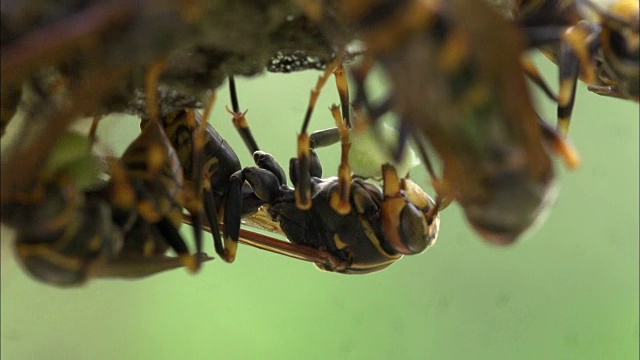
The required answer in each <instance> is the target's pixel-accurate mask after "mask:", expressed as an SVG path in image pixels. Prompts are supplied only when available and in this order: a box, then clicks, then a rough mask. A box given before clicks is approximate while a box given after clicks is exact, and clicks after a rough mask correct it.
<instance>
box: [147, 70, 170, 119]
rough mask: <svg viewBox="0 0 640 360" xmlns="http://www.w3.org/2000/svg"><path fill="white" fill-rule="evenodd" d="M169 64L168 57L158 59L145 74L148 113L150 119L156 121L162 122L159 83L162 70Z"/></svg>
mask: <svg viewBox="0 0 640 360" xmlns="http://www.w3.org/2000/svg"><path fill="white" fill-rule="evenodd" d="M168 64H169V63H168V61H167V60H166V59H164V60H158V61H156V62H154V63H153V64H151V66H150V67H149V70H147V73H146V75H145V80H144V86H145V89H144V91H145V95H146V97H147V113H148V115H149V119H151V120H152V121H156V122H160V115H159V107H158V83H159V81H160V75H162V72H163V71H164V70H165V69H166V68H167V65H168Z"/></svg>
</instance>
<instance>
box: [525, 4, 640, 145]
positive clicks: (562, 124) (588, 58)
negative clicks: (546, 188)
mask: <svg viewBox="0 0 640 360" xmlns="http://www.w3.org/2000/svg"><path fill="white" fill-rule="evenodd" d="M514 14H515V19H516V21H517V22H518V23H519V24H521V26H522V27H523V28H524V30H525V33H526V35H527V38H528V40H529V43H530V44H529V45H530V46H532V47H538V48H540V49H542V50H543V52H544V53H545V55H547V56H548V57H549V58H551V59H552V60H553V61H554V62H556V63H557V64H558V67H559V69H560V89H559V95H558V99H557V100H558V129H559V130H560V131H561V132H562V133H563V134H564V135H566V134H567V132H568V129H569V124H570V121H571V114H572V110H573V107H574V104H575V94H576V83H577V79H578V78H580V79H581V80H582V81H583V82H585V83H586V84H587V85H588V89H589V90H591V91H593V92H595V93H598V94H600V95H604V96H611V97H616V98H621V99H628V100H632V101H636V102H637V101H639V99H640V62H639V60H638V58H639V56H640V33H639V30H638V28H639V27H640V8H639V7H638V2H637V1H635V0H614V1H609V2H607V3H606V4H604V3H603V2H596V1H592V0H576V1H572V2H567V1H558V0H555V1H554V0H540V1H521V2H518V3H517V4H516V6H515V10H514Z"/></svg>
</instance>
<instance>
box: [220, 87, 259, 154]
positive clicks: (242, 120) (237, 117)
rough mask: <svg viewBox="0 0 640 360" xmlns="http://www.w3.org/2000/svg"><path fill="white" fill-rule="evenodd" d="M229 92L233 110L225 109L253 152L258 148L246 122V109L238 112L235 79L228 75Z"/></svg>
mask: <svg viewBox="0 0 640 360" xmlns="http://www.w3.org/2000/svg"><path fill="white" fill-rule="evenodd" d="M229 93H230V95H231V107H232V108H233V111H230V110H229V109H227V111H228V112H229V113H230V114H231V115H233V125H234V126H235V128H236V130H238V133H239V134H240V137H241V138H242V141H244V143H245V145H246V146H247V148H248V149H249V152H251V154H253V153H254V152H256V151H258V150H260V148H259V147H258V144H257V143H256V139H255V137H253V134H252V133H251V129H250V128H249V123H248V122H247V118H246V116H245V115H246V114H247V111H245V112H243V113H241V112H240V104H239V103H238V93H237V92H236V81H235V79H234V78H233V76H229Z"/></svg>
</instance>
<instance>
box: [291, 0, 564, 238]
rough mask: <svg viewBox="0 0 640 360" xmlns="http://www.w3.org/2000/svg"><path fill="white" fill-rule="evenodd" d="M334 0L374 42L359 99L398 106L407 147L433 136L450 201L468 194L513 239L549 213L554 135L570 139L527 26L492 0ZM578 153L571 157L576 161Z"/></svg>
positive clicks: (483, 226) (378, 111) (482, 215)
mask: <svg viewBox="0 0 640 360" xmlns="http://www.w3.org/2000/svg"><path fill="white" fill-rule="evenodd" d="M331 4H332V5H333V7H335V9H336V11H337V13H338V14H340V15H339V16H340V17H341V18H342V19H343V20H344V21H345V22H346V23H347V24H348V25H349V26H351V27H352V29H353V30H354V31H355V32H356V36H357V37H358V38H359V39H361V40H362V41H363V42H364V45H365V47H366V53H365V59H364V61H363V63H362V64H361V65H360V66H357V67H354V68H352V70H351V73H352V76H353V78H354V80H355V82H356V92H357V93H356V97H355V103H356V105H359V106H362V107H363V108H364V109H365V110H367V112H368V113H369V118H370V119H371V121H374V122H375V121H376V119H379V118H380V117H381V116H382V115H383V114H386V113H388V112H391V113H393V114H395V115H396V116H397V118H398V119H399V121H400V123H401V125H400V133H401V134H404V138H403V139H401V140H400V141H399V147H402V146H405V143H406V140H407V139H408V138H409V137H411V138H413V140H414V142H416V143H418V144H421V145H426V144H429V145H430V146H431V148H432V149H433V151H435V153H436V154H437V155H438V156H439V157H440V159H441V162H442V167H443V169H442V176H441V177H440V178H439V181H437V182H435V183H434V186H436V188H437V190H438V193H439V194H442V198H444V199H445V200H444V201H443V203H444V204H445V205H446V204H447V200H446V199H450V200H451V199H452V200H456V201H458V203H459V204H460V205H461V206H462V208H463V209H464V212H465V215H466V217H467V219H468V221H469V222H470V223H471V225H472V226H473V227H474V229H475V230H476V231H478V232H479V233H480V234H481V235H482V236H483V237H484V238H485V239H487V240H488V241H490V242H492V243H495V244H511V243H513V242H514V241H515V240H516V238H518V237H519V235H521V234H522V233H523V232H524V231H525V230H526V229H528V228H529V227H531V225H532V224H533V223H535V222H536V221H537V220H539V219H540V218H542V216H543V214H544V213H545V211H546V210H547V209H548V208H549V207H550V205H551V204H552V203H553V201H554V199H555V197H556V190H555V175H554V167H553V163H552V159H551V156H550V152H549V149H547V148H546V147H547V144H552V145H553V146H554V149H556V148H558V149H559V148H561V149H562V150H563V151H566V150H567V146H566V144H565V143H563V142H560V141H558V140H559V139H558V137H557V136H554V134H553V132H551V133H549V132H548V131H547V129H546V127H545V126H544V123H541V120H540V118H539V116H538V114H537V113H536V111H535V109H534V107H533V104H532V101H531V99H530V95H529V92H528V89H527V87H526V83H525V80H524V76H523V72H522V68H521V66H520V61H519V59H520V55H521V52H522V51H523V50H524V40H523V36H522V34H521V33H520V32H519V31H518V29H517V27H515V26H514V25H512V24H509V23H508V21H506V20H505V19H504V18H503V17H502V16H501V15H500V14H498V13H497V12H496V11H495V10H493V9H492V8H491V6H490V5H488V4H485V3H484V2H482V1H462V0H454V1H446V2H445V1H428V2H425V1H415V0H406V1H366V0H351V1H340V2H333V3H331ZM303 5H304V4H303ZM307 11H309V12H312V11H310V10H307ZM310 16H311V15H310ZM316 18H318V17H316ZM319 18H320V20H319V21H322V14H321V13H320V16H319ZM338 41H341V40H340V39H339V40H338ZM339 45H340V44H339ZM340 46H344V44H341V45H340ZM375 66H378V67H379V68H380V69H381V70H382V72H383V73H384V74H385V76H386V77H387V79H388V82H389V93H388V96H387V97H386V98H385V99H383V100H382V101H380V102H377V103H372V102H371V101H370V99H369V98H370V96H369V95H368V93H367V91H366V79H367V77H368V74H369V73H370V72H371V69H373V68H374V67H375ZM549 136H550V137H551V139H552V141H548V140H547V139H549ZM423 147H426V146H423ZM573 155H575V153H572V154H566V155H565V158H566V159H567V161H569V164H570V165H571V166H576V165H577V158H576V157H574V156H573ZM424 160H425V164H428V163H430V161H427V160H426V159H424ZM450 200H449V201H450Z"/></svg>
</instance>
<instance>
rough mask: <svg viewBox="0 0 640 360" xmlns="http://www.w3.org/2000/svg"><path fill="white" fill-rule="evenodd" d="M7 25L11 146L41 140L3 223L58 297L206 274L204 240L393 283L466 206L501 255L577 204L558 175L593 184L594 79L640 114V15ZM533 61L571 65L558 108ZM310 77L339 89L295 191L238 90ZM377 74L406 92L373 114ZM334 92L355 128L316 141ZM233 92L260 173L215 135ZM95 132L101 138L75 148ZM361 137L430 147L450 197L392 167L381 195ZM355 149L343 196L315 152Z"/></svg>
mask: <svg viewBox="0 0 640 360" xmlns="http://www.w3.org/2000/svg"><path fill="white" fill-rule="evenodd" d="M1 10H2V13H1V14H0V15H1V17H2V44H1V45H2V64H1V66H2V79H1V80H2V84H1V91H2V93H1V98H2V99H1V100H2V104H1V110H2V113H1V119H0V120H1V123H2V133H3V134H4V130H5V127H6V126H7V124H8V123H9V122H10V121H11V120H12V119H13V118H15V114H16V113H21V114H22V117H23V121H22V124H21V125H22V126H21V128H20V132H19V133H18V135H17V136H18V137H19V139H20V141H18V142H15V144H13V146H11V147H10V148H7V149H6V150H5V151H3V154H2V155H3V157H2V175H1V176H2V179H1V180H2V182H1V195H2V197H1V203H0V206H1V210H2V212H1V220H2V223H3V224H4V225H7V226H9V227H12V228H13V229H15V231H16V234H17V235H16V239H15V240H14V242H15V248H16V255H17V258H18V259H19V261H20V263H21V264H22V265H23V267H24V268H25V269H26V270H27V271H28V272H29V273H30V274H31V275H33V276H34V277H35V278H37V279H38V280H41V281H43V282H47V283H50V284H54V285H59V286H68V285H78V284H82V283H84V282H85V281H86V280H88V279H90V278H96V277H120V278H141V277H145V276H148V275H152V274H156V273H158V272H161V271H165V270H169V269H174V268H179V267H186V268H187V269H189V270H190V271H192V272H196V271H198V270H199V269H200V267H201V264H202V262H204V261H207V260H210V259H212V258H211V257H209V256H208V255H207V254H205V253H203V252H202V248H203V238H204V235H203V230H207V231H208V232H209V233H211V237H212V238H213V243H214V245H215V251H216V254H217V255H218V256H219V257H220V258H221V259H223V260H224V261H226V262H233V261H234V259H235V257H236V254H237V244H238V242H242V243H245V244H249V245H252V246H256V247H258V248H261V249H265V250H268V251H272V252H276V253H279V254H282V255H286V256H290V257H294V258H298V259H302V260H306V261H310V262H313V263H315V264H316V265H317V266H318V267H320V268H321V269H324V270H328V271H335V272H340V273H347V274H355V273H368V272H373V271H377V270H380V269H383V268H386V267H387V266H389V265H391V264H392V263H393V262H395V261H396V260H398V259H399V258H401V257H402V255H405V254H418V253H421V252H423V251H425V250H426V249H427V248H428V247H430V246H432V245H433V244H434V243H435V242H436V239H437V237H438V232H439V228H440V215H439V213H440V212H441V211H442V210H444V209H445V208H446V207H447V206H448V205H449V204H450V203H452V202H457V203H458V204H459V205H460V206H461V207H462V209H463V210H464V212H465V215H466V217H467V220H468V222H469V224H470V225H471V226H472V227H473V228H474V229H475V230H476V231H477V233H478V234H479V235H480V236H482V237H483V238H484V239H486V240H487V241H489V242H491V243H494V244H501V245H506V244H511V243H513V242H514V241H515V240H516V239H517V238H518V237H519V236H520V235H521V234H522V233H523V232H524V231H526V230H527V229H528V228H530V227H531V226H532V224H534V223H535V222H537V221H539V220H540V219H541V218H542V217H543V216H544V214H545V213H546V212H547V210H548V209H549V207H550V206H551V205H552V204H553V202H554V200H555V198H556V196H557V192H556V189H555V175H554V164H553V156H555V155H558V156H560V157H561V158H562V159H563V160H564V161H565V163H566V164H567V166H568V167H569V168H575V167H577V166H578V164H579V158H578V155H577V153H576V151H575V150H574V149H573V147H572V146H571V145H570V143H569V142H568V140H566V136H567V132H568V124H569V119H570V117H571V110H572V108H573V104H574V97H575V89H576V83H577V79H581V80H582V81H583V82H585V83H586V84H587V85H588V87H589V89H590V90H592V91H593V92H594V93H596V94H600V95H605V96H612V97H617V98H621V99H626V100H631V101H636V102H637V101H638V93H639V92H638V86H639V81H638V76H639V68H640V65H639V61H638V55H639V44H640V40H639V37H638V23H639V20H638V16H639V15H638V12H639V11H638V2H637V1H636V0H612V1H611V2H610V4H601V3H595V0H571V1H569V0H567V1H563V0H514V1H510V2H499V3H498V2H489V1H483V0H451V1H439V0H433V1H417V0H402V1H389V0H377V1H376V0H340V1H338V0H335V1H332V0H325V1H321V0H315V1H314V0H294V1H286V0H279V1H267V2H262V1H255V0H243V1H225V0H217V1H207V2H204V1H197V0H196V1H175V0H164V1H147V0H140V1H119V0H110V1H77V2H56V1H52V2H39V1H6V2H3V4H2V9H1ZM354 42H358V43H359V44H360V47H359V48H358V50H357V51H355V50H354V46H353V44H354ZM532 48H537V49H540V50H541V51H543V52H544V53H545V54H546V55H547V56H548V57H549V58H550V59H552V60H553V61H554V62H556V63H557V64H558V67H559V69H560V71H559V72H560V87H559V94H558V95H556V94H554V93H553V91H551V90H550V89H549V87H548V86H547V84H546V82H547V81H546V80H545V79H543V78H542V77H541V76H540V75H539V74H538V72H537V71H536V69H535V67H534V66H533V65H532V63H531V62H530V61H529V60H528V59H527V58H526V55H525V52H526V51H527V50H529V49H532ZM306 69H321V70H323V73H322V75H321V76H320V77H319V79H318V82H317V84H316V86H315V88H314V89H313V91H312V92H311V98H310V99H309V100H308V101H309V102H308V110H307V113H306V114H304V120H303V124H302V129H301V131H300V133H299V135H298V152H297V154H296V156H295V157H294V158H292V159H291V161H290V164H289V181H291V184H292V186H289V185H288V181H287V176H286V173H285V171H284V169H283V168H282V166H281V165H280V164H279V163H278V162H277V161H276V160H275V159H274V157H273V156H271V155H270V154H268V153H267V152H264V151H263V149H261V148H260V147H259V146H258V142H259V139H256V138H255V137H254V135H253V134H252V133H251V131H250V128H249V125H248V122H247V119H246V116H245V114H246V113H243V112H242V111H241V109H240V107H239V104H238V95H237V89H236V87H235V82H234V76H239V75H245V76H246V75H254V74H258V73H260V72H262V71H265V70H267V71H273V72H286V73H292V74H291V75H288V76H295V72H297V71H301V70H306ZM374 71H378V72H381V73H382V74H384V76H385V77H386V79H388V86H387V89H386V95H385V97H384V98H383V99H382V100H376V99H373V96H372V95H371V94H370V89H369V88H370V86H369V84H368V83H369V82H370V78H371V76H370V74H372V73H373V72H374ZM332 76H333V77H335V80H336V88H337V90H338V94H339V97H340V105H335V106H334V107H332V108H331V112H332V115H333V118H334V119H335V125H336V126H335V128H332V129H328V130H325V131H321V132H315V133H312V134H310V135H309V134H308V131H307V129H308V126H309V122H310V120H311V117H312V114H313V110H314V107H315V103H316V100H317V98H318V95H319V93H320V91H321V90H322V88H323V87H324V85H325V83H326V82H327V81H328V80H329V79H330V78H331V77H332ZM525 76H528V77H529V78H530V79H531V80H533V82H534V83H535V84H537V85H538V86H540V87H541V88H542V89H543V90H544V91H545V92H546V93H547V95H548V96H549V97H550V98H551V99H552V100H553V101H556V102H557V104H558V125H557V128H554V127H553V126H551V125H549V123H548V122H547V121H546V120H545V119H543V118H542V117H541V116H540V115H539V114H538V112H537V110H536V109H535V107H534V106H533V103H532V100H531V95H530V93H529V89H528V88H527V84H526V81H525ZM348 77H351V79H352V80H353V84H354V85H355V89H354V90H355V94H354V95H353V96H350V94H349V87H348V85H347V78H348ZM225 80H226V81H227V82H228V84H229V88H230V93H231V105H232V107H231V108H232V109H228V111H229V112H230V113H231V114H232V115H233V119H234V124H235V125H236V128H237V129H238V131H239V133H240V134H241V136H242V138H243V140H244V141H245V144H246V147H247V148H248V149H249V150H250V151H251V152H252V153H253V154H254V162H255V166H248V165H247V164H241V163H240V161H239V160H238V157H237V155H236V153H235V151H234V149H232V148H231V147H230V146H229V144H228V143H227V142H226V141H225V140H224V138H223V137H222V135H221V134H220V133H218V132H217V131H216V130H215V129H214V128H213V127H212V126H211V125H210V124H209V123H208V121H207V119H208V117H209V116H208V115H209V113H210V111H211V108H212V107H213V106H214V102H216V98H215V89H216V88H218V87H219V86H220V85H221V84H222V83H223V82H224V81H225ZM218 102H219V100H218ZM202 110H203V111H204V112H203V113H201V111H202ZM119 112H124V113H131V114H136V115H139V116H140V118H141V123H140V127H141V133H140V135H139V136H138V137H137V138H136V139H135V140H134V141H133V142H132V143H131V144H130V145H129V147H128V148H127V150H126V151H125V152H124V154H123V155H122V156H120V157H115V156H112V155H111V154H110V152H109V151H102V152H101V153H100V152H99V151H97V150H100V149H101V148H102V146H101V144H100V140H99V139H97V138H96V136H95V131H96V127H97V126H98V123H99V121H100V119H101V118H102V117H103V116H104V115H107V114H111V113H119ZM388 114H390V115H392V116H394V117H395V118H396V119H397V122H396V123H397V129H396V130H397V131H398V134H399V136H398V138H397V140H396V141H395V143H394V144H392V145H391V146H389V144H388V143H386V142H383V141H382V135H381V132H382V131H381V129H382V127H383V126H384V124H383V122H382V119H383V117H385V116H386V115H388ZM301 115H302V114H301ZM86 116H90V117H93V120H94V121H93V126H92V129H91V131H90V134H89V136H83V135H78V134H76V133H73V132H71V131H70V130H69V126H70V125H71V124H72V123H73V122H74V121H76V120H77V119H79V118H81V117H86ZM361 128H371V129H372V130H373V131H374V133H375V134H377V139H378V140H379V141H378V143H377V146H378V147H380V148H383V150H384V151H387V152H389V153H390V154H391V155H392V157H393V158H394V159H396V160H400V158H402V157H403V154H405V153H406V151H405V150H406V149H407V148H409V147H410V146H412V145H413V146H414V147H415V148H416V149H417V150H418V153H419V154H420V157H421V159H422V161H423V162H424V164H425V165H426V168H427V170H428V172H429V174H430V177H431V179H432V184H416V183H414V182H413V181H411V180H410V179H409V178H408V177H403V176H404V173H402V172H399V171H397V170H396V167H395V166H394V165H392V164H391V163H385V164H380V167H379V172H378V173H377V175H373V176H372V175H370V174H367V175H365V174H361V173H359V172H358V171H357V170H356V171H354V170H352V168H351V165H350V162H349V154H350V148H351V146H352V144H351V141H350V134H351V133H352V132H356V131H358V130H359V129H361ZM337 143H340V145H341V158H340V167H339V169H338V172H337V173H336V174H335V176H333V177H329V178H324V177H323V170H322V166H321V163H320V159H319V158H318V156H317V155H316V153H315V151H314V149H315V148H318V147H322V146H329V145H332V144H337ZM236 150H237V149H236ZM434 164H438V165H439V166H434ZM367 177H375V178H378V179H382V184H381V187H380V186H379V185H378V184H376V183H375V182H374V181H370V180H368V179H367ZM426 185H432V187H433V189H434V190H435V194H434V198H435V200H434V199H432V198H431V197H430V196H429V195H428V194H427V193H426V192H425V191H424V190H422V189H421V186H426ZM183 223H188V224H191V225H192V226H193V234H194V241H195V244H194V246H192V247H193V249H191V246H189V244H187V242H186V241H185V240H184V239H183V238H182V236H181V235H180V233H179V231H178V229H179V228H180V226H181V225H182V224H183ZM243 223H244V224H249V225H250V226H251V225H252V226H254V227H258V228H261V229H263V230H267V232H269V231H270V232H279V233H281V234H283V235H285V236H286V237H287V239H288V240H289V241H288V242H285V241H282V240H279V239H277V238H273V237H270V236H267V235H265V234H264V233H259V232H255V231H253V230H250V229H249V228H246V227H242V226H241V225H242V224H243ZM5 241H6V240H5ZM169 249H172V250H173V251H174V252H175V253H176V254H177V256H168V255H166V252H167V250H169Z"/></svg>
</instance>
